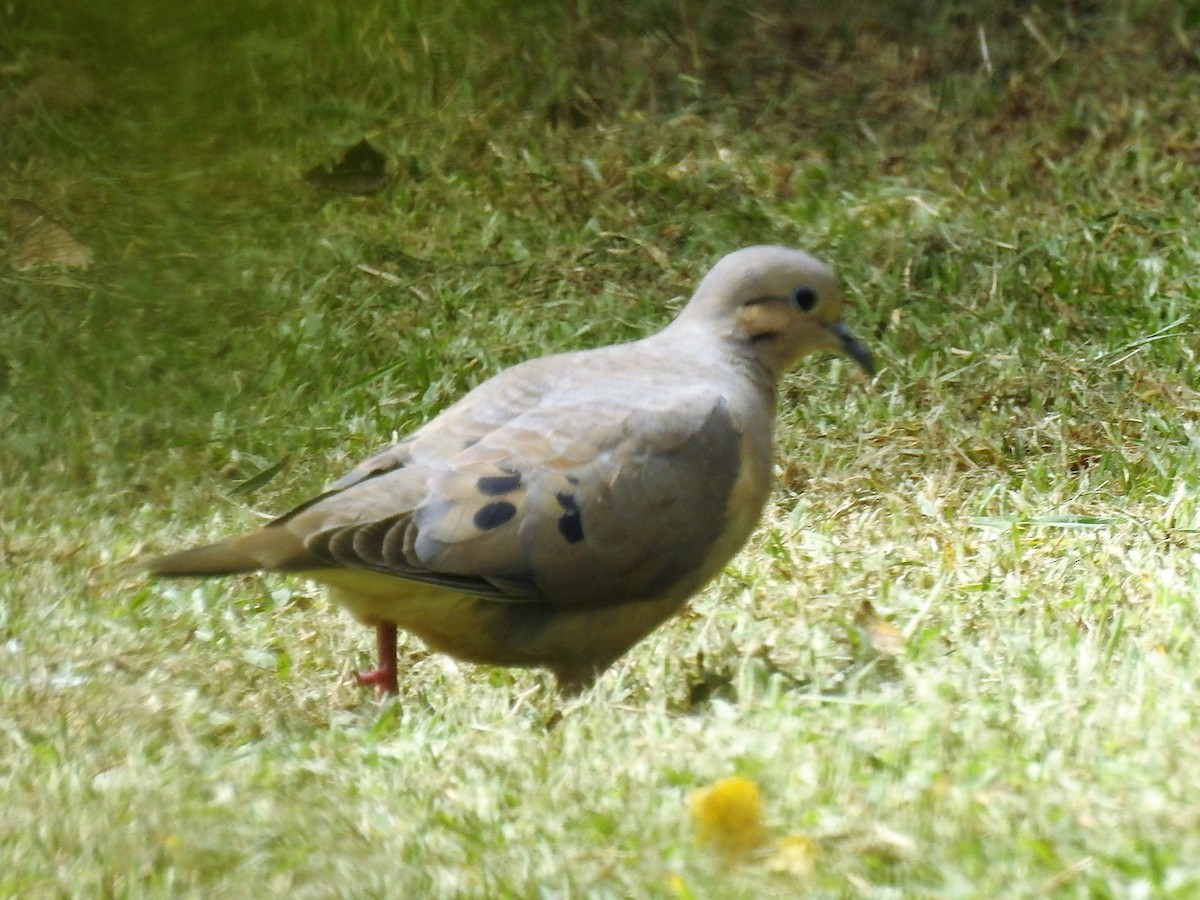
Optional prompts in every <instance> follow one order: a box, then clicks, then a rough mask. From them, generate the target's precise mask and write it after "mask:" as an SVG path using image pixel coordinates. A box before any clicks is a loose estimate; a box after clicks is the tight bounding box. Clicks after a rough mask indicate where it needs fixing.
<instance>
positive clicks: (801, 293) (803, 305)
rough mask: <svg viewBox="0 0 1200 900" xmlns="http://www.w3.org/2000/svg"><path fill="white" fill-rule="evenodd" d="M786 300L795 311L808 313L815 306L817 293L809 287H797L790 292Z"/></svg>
mask: <svg viewBox="0 0 1200 900" xmlns="http://www.w3.org/2000/svg"><path fill="white" fill-rule="evenodd" d="M788 299H789V300H791V301H792V305H793V306H795V307H796V308H797V309H802V310H804V311H805V312H808V311H809V310H811V309H812V308H813V307H814V306H816V305H817V292H816V291H814V290H813V289H812V288H810V287H798V288H796V289H795V290H794V291H792V295H791V296H790V297H789V298H788Z"/></svg>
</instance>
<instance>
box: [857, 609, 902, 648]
mask: <svg viewBox="0 0 1200 900" xmlns="http://www.w3.org/2000/svg"><path fill="white" fill-rule="evenodd" d="M854 624H855V625H857V626H858V627H859V628H861V629H862V632H863V636H864V637H866V639H867V643H868V644H870V646H871V649H872V650H874V651H875V652H876V653H878V654H880V655H881V656H901V655H903V653H904V643H905V641H904V633H903V632H901V631H900V629H899V628H897V627H896V626H895V625H893V624H892V623H891V622H889V621H888V620H887V619H885V618H883V617H882V616H881V615H879V613H877V612H875V607H874V606H872V605H871V601H870V600H864V601H863V602H862V606H860V607H859V608H858V612H857V613H855V614H854Z"/></svg>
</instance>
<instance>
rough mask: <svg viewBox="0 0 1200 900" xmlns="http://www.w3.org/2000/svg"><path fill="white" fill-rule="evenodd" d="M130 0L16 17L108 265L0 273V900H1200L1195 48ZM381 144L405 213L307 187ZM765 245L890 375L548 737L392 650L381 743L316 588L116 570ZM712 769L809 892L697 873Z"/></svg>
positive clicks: (784, 479)
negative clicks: (728, 553)
mask: <svg viewBox="0 0 1200 900" xmlns="http://www.w3.org/2000/svg"><path fill="white" fill-rule="evenodd" d="M126 5H127V7H128V9H127V10H126V14H125V15H123V16H113V15H102V14H101V13H98V12H95V11H93V10H92V9H91V7H90V6H89V5H87V4H77V3H60V4H56V5H55V7H56V9H55V10H53V11H52V10H47V9H42V8H41V7H40V6H38V5H36V4H15V5H14V4H9V5H8V6H5V7H3V8H2V9H0V79H2V80H0V106H2V105H3V104H4V103H5V102H7V101H10V100H11V99H12V98H14V97H17V96H18V92H19V91H20V90H21V88H22V86H23V85H25V84H27V83H29V82H30V81H31V80H32V79H34V78H35V77H37V75H38V73H39V72H40V71H42V70H44V69H45V67H46V66H47V62H46V61H47V60H58V59H67V60H69V61H71V62H72V63H73V64H74V65H76V66H77V67H78V68H79V69H81V70H83V71H84V72H86V73H87V74H88V76H89V77H90V78H91V80H92V81H93V83H94V85H95V89H96V94H97V97H98V99H96V100H95V101H94V102H90V103H86V104H85V103H79V104H75V105H72V104H71V103H70V102H67V103H59V102H58V101H55V102H50V101H46V102H38V103H33V104H31V105H29V106H28V108H23V109H22V110H21V112H20V114H19V115H16V116H15V117H13V118H12V119H11V120H10V121H9V122H8V124H7V125H6V126H5V128H4V130H3V131H2V132H0V146H2V147H3V149H4V153H3V157H2V160H3V161H2V162H0V190H2V191H3V194H4V195H5V196H18V197H24V198H26V199H30V200H33V201H34V202H36V203H38V204H39V205H40V206H42V207H44V208H45V209H46V210H47V211H48V212H50V214H51V215H53V216H54V217H55V218H57V219H59V220H60V221H62V222H63V223H64V224H66V225H67V226H68V227H69V228H70V229H71V230H72V231H73V232H74V233H75V235H76V236H77V237H79V239H81V240H82V241H84V242H85V243H87V244H88V245H89V246H91V247H92V248H93V249H94V251H95V255H96V263H95V265H94V266H93V267H92V268H91V269H88V270H86V271H64V270H57V269H28V270H21V271H18V270H16V269H15V268H14V267H13V266H12V265H11V264H10V262H9V261H8V260H9V259H11V254H12V252H13V250H14V247H13V246H12V245H13V243H14V240H13V239H12V238H9V239H7V243H8V247H7V251H8V252H7V254H6V255H5V261H4V262H3V263H2V264H0V330H2V332H3V335H4V338H3V340H2V341H0V434H2V435H3V437H0V659H2V664H0V670H2V671H3V677H0V793H2V794H3V797H4V814H3V816H0V893H3V894H7V895H14V896H17V895H20V896H79V897H93V896H130V897H133V896H139V897H140V896H256V897H257V896H264V895H270V894H288V895H294V896H300V897H306V896H330V895H333V896H354V897H360V896H444V897H449V896H480V897H483V896H486V897H530V896H540V897H568V896H570V897H574V896H588V897H593V896H594V897H623V896H631V897H641V896H667V897H680V898H690V897H695V898H706V897H764V896H779V897H786V896H796V895H797V894H799V893H807V894H810V895H812V896H868V897H876V896H878V897H890V896H896V897H898V896H929V897H991V896H1062V897H1069V896H1089V897H1092V896H1100V897H1105V896H1111V897H1127V896H1156V897H1158V896H1179V897H1186V896H1193V895H1194V894H1195V893H1196V892H1197V890H1200V863H1197V860H1198V859H1200V837H1198V836H1200V814H1198V813H1197V810H1200V788H1198V787H1197V784H1200V778H1198V777H1197V775H1198V773H1200V758H1198V757H1200V751H1197V749H1196V748H1197V742H1196V735H1197V732H1198V729H1200V722H1198V718H1197V711H1196V703H1195V696H1196V688H1197V684H1196V680H1197V677H1196V674H1195V673H1196V672H1197V671H1198V667H1197V662H1198V660H1197V645H1196V632H1197V618H1198V613H1197V611H1196V605H1195V600H1194V598H1195V596H1196V594H1197V591H1198V589H1200V574H1198V573H1197V565H1196V563H1197V558H1198V557H1197V553H1198V551H1200V543H1198V541H1197V537H1196V534H1197V528H1198V527H1200V507H1198V503H1200V501H1198V500H1197V486H1198V485H1197V482H1198V476H1197V471H1198V457H1200V435H1198V432H1197V426H1196V422H1197V415H1198V413H1200V394H1198V393H1197V390H1196V387H1195V384H1196V381H1195V376H1194V373H1195V371H1196V369H1195V366H1196V353H1197V349H1198V347H1200V342H1198V341H1197V337H1196V317H1195V312H1194V305H1195V302H1196V289H1195V275H1194V273H1195V272H1196V271H1197V268H1198V263H1200V247H1198V244H1197V229H1196V212H1197V210H1196V207H1197V199H1196V193H1195V177H1194V172H1195V168H1196V165H1197V162H1198V152H1200V151H1198V150H1197V148H1198V147H1200V133H1198V132H1200V127H1198V126H1197V124H1196V123H1197V120H1196V117H1195V115H1194V105H1195V104H1194V97H1195V96H1196V93H1197V91H1198V90H1200V56H1198V53H1197V49H1198V48H1200V15H1198V14H1197V11H1196V7H1195V6H1194V5H1192V4H1186V3H1170V2H1164V3H1149V2H1136V0H1134V2H1116V0H1098V2H1094V3H1086V2H1079V3H1070V4H1064V5H1063V6H1062V8H1061V9H1054V10H1053V11H1051V8H1050V7H1046V8H1043V7H1038V6H1035V5H1032V4H1024V3H1022V4H1015V5H1013V6H1012V8H1011V9H1008V10H1005V11H1003V12H995V13H983V12H980V11H978V10H977V8H976V5H974V4H967V3H955V2H950V0H946V2H942V3H930V2H924V3H918V2H915V0H914V2H909V3H903V4H896V5H893V6H892V7H890V8H889V11H887V12H885V11H883V9H882V7H879V6H878V5H876V4H858V5H850V6H849V7H847V8H846V9H845V11H843V12H842V13H839V14H837V15H836V16H831V15H830V14H828V13H826V14H818V13H817V12H815V10H816V8H817V7H816V5H814V6H813V8H812V10H809V11H805V9H804V8H803V7H801V8H799V9H797V8H796V7H795V6H794V5H790V4H783V3H779V4H766V5H763V6H762V7H761V8H759V9H758V10H757V11H756V12H754V13H746V12H741V11H738V10H736V9H734V8H732V7H729V6H726V5H723V4H716V3H711V4H703V5H693V4H674V3H650V4H644V5H639V6H638V8H637V10H636V11H633V10H630V9H626V8H624V7H621V6H612V7H611V8H610V7H604V8H600V7H599V6H595V7H594V6H592V5H590V4H588V3H586V2H576V3H574V4H569V5H567V7H566V9H565V10H564V9H560V8H559V6H557V5H554V4H517V3H508V2H502V0H494V2H491V3H487V4H456V3H449V4H446V3H443V4H433V3H427V2H413V3H409V4H396V5H389V4H385V3H382V2H376V3H364V4H351V5H347V6H345V7H344V8H335V7H334V6H333V5H317V4H281V3H273V2H267V0H261V2H259V3H256V4H251V5H246V4H221V5H219V8H218V7H213V5H212V4H209V5H207V6H206V7H205V8H204V10H203V11H202V12H200V11H197V12H192V11H190V10H189V9H188V8H185V7H172V8H167V7H165V6H163V5H162V4H157V3H153V2H150V0H141V2H138V0H131V2H130V3H128V4H126ZM363 136H367V137H369V138H370V139H371V140H372V142H374V143H375V144H376V145H377V146H379V147H380V148H381V149H383V150H384V151H385V152H386V153H387V154H388V156H389V158H390V160H391V166H392V169H393V171H394V172H395V173H396V174H395V178H394V180H393V182H392V183H391V185H390V186H389V187H388V188H387V189H386V190H385V191H384V192H382V193H380V194H378V195H375V196H372V197H369V198H356V197H346V196H338V195H332V194H325V193H320V192H318V191H316V190H315V189H313V188H312V187H311V186H310V185H308V184H305V183H304V182H303V181H302V180H301V179H300V177H299V176H300V175H301V173H302V172H303V171H305V170H306V169H307V168H309V167H311V166H313V165H316V164H317V163H319V162H321V161H323V160H328V159H332V158H334V157H336V155H337V154H338V152H339V151H340V149H341V148H342V147H345V146H348V145H349V144H352V143H354V142H355V141H357V140H358V139H359V138H361V137H363ZM756 242H775V243H784V244H791V245H798V246H803V247H805V248H806V249H809V250H811V251H812V252H814V253H816V254H817V255H819V256H821V257H822V258H824V259H826V260H828V261H829V262H830V263H832V264H833V265H835V267H836V268H837V269H838V271H839V273H840V274H841V276H842V278H843V279H844V281H845V283H846V285H847V290H848V293H849V295H850V296H851V298H852V300H853V303H854V308H853V309H852V311H851V312H850V315H849V319H850V321H851V322H852V324H853V325H854V327H855V329H856V331H857V332H858V333H859V334H860V335H861V336H863V337H864V338H866V339H867V340H868V342H869V343H870V344H871V345H872V346H873V348H874V349H875V351H876V353H877V358H878V360H879V362H880V363H881V369H882V371H881V373H880V375H879V377H878V378H877V379H876V380H875V381H874V382H872V383H869V384H868V383H865V382H863V381H862V380H861V379H857V378H855V377H854V376H853V373H852V371H851V366H850V365H849V364H847V363H846V362H844V361H840V360H816V361H810V362H808V363H806V364H804V365H803V366H802V367H801V368H800V369H799V370H798V371H797V372H796V373H795V374H794V375H793V376H792V377H790V378H789V379H788V380H787V382H786V383H785V385H784V387H783V390H782V392H781V401H782V402H781V414H780V429H779V437H778V445H779V447H778V460H779V479H778V481H779V485H778V489H777V491H776V493H775V495H774V497H773V499H772V501H771V503H770V505H769V507H768V510H767V513H766V515H765V518H764V522H763V525H762V527H761V528H760V529H759V530H758V532H757V533H756V534H755V536H754V537H753V538H752V539H751V541H750V544H749V545H748V546H747V548H746V549H745V550H744V551H743V552H742V553H741V554H740V555H739V556H738V557H736V559H735V560H734V561H733V562H732V563H731V564H730V566H729V568H728V570H727V572H726V573H725V575H724V576H723V577H722V578H720V579H719V580H718V581H717V582H716V583H715V584H714V585H712V586H711V587H710V588H708V589H707V590H706V591H704V592H703V593H702V594H701V595H699V596H698V597H697V598H695V600H694V601H693V603H692V605H691V608H690V610H689V612H688V613H687V614H686V615H684V616H681V617H680V618H678V619H676V620H674V621H672V622H671V623H669V624H668V625H667V626H665V627H663V628H662V629H660V630H659V631H657V632H656V633H655V634H653V635H652V636H651V637H650V638H649V639H647V640H646V641H645V642H644V643H643V644H641V645H639V646H638V647H637V648H635V650H634V651H633V652H631V653H630V654H629V655H628V656H627V657H626V658H625V659H623V660H622V661H621V662H620V663H619V664H618V665H617V666H616V667H615V668H614V670H613V671H612V672H610V673H609V674H608V675H606V676H605V677H604V678H603V679H602V680H601V681H600V682H599V684H598V685H597V687H596V688H595V689H594V690H592V691H591V692H589V693H588V694H587V695H586V696H585V697H583V698H582V699H581V700H580V701H578V702H573V703H571V704H570V705H569V706H568V708H567V709H566V710H565V716H564V718H563V720H562V721H561V723H560V724H559V725H558V727H557V728H554V729H551V730H547V728H546V723H547V720H548V718H549V716H550V715H551V713H552V712H553V710H554V708H555V700H554V699H553V697H552V696H550V695H549V692H548V691H546V690H545V686H546V684H547V683H548V680H547V679H546V678H545V677H544V676H542V675H540V674H538V673H532V672H510V671H502V670H489V669H476V668H472V667H470V666H466V665H458V664H455V663H453V662H450V661H448V660H446V659H444V658H442V657H437V656H429V655H426V654H425V653H424V652H423V651H422V649H421V647H420V646H419V645H418V644H417V643H416V642H415V641H411V640H410V641H409V642H407V643H406V644H405V645H404V646H403V647H402V652H403V653H404V654H406V657H407V670H406V673H405V675H404V677H403V679H402V683H401V695H400V696H399V697H398V698H396V699H395V700H394V701H389V702H386V703H383V704H379V703H376V702H374V701H373V700H372V699H371V698H370V697H369V696H366V695H364V694H363V693H362V692H361V691H360V690H359V689H357V688H355V687H353V686H352V685H351V684H350V683H349V678H348V675H349V672H350V671H351V669H352V668H355V667H360V666H362V665H364V664H366V663H367V661H368V660H369V658H370V654H371V650H372V638H371V635H370V634H369V633H368V632H367V631H366V630H364V629H362V628H360V627H358V626H356V625H354V624H353V623H351V622H350V621H349V620H348V619H347V617H345V616H344V615H342V614H341V613H339V612H338V611H337V610H336V609H334V608H332V607H331V606H330V605H329V604H328V603H327V602H326V601H325V600H324V598H323V597H322V596H321V595H320V594H319V593H318V592H316V591H315V589H313V588H312V587H310V586H309V585H307V584H304V583H296V582H289V581H286V580H283V579H274V578H271V579H265V578H243V579H234V580H228V581H224V582H213V583H204V584H193V583H182V582H181V583H162V584H151V583H147V582H146V581H145V580H144V579H143V578H142V576H141V575H140V574H139V573H138V571H137V567H136V564H135V560H136V559H137V558H138V557H139V556H141V555H143V554H146V553H149V552H153V551H158V550H165V549H168V548H173V547H176V546H179V545H182V544H186V543H188V542H191V541H196V540H200V539H204V538H209V537H216V536H220V535H223V534H227V533H230V532H232V531H235V530H237V529H241V528H245V527H248V526H249V525H251V524H253V523H254V522H255V521H256V515H257V514H260V513H267V512H272V511H276V512H277V511H280V510H283V509H285V508H287V507H288V506H289V505H290V504H292V503H294V502H296V501H297V500H299V499H302V498H303V497H305V496H307V495H308V494H309V493H311V492H313V491H315V490H317V489H319V488H320V486H321V485H322V484H323V483H324V482H325V481H326V480H328V479H329V478H330V477H332V476H334V475H336V474H339V473H340V472H342V471H344V470H345V469H346V468H347V467H348V466H349V465H350V464H351V463H352V462H353V461H355V460H357V459H358V458H361V457H362V456H363V455H364V454H365V453H366V452H367V451H368V450H370V449H372V448H374V447H375V446H378V445H380V444H382V443H385V442H386V441H388V440H389V439H390V438H391V437H392V436H393V435H396V434H401V433H403V432H405V431H407V430H409V429H410V428H412V427H413V426H414V425H416V424H418V423H420V422H421V421H423V420H424V419H426V418H428V417H429V416H430V415H432V414H433V413H434V412H436V411H437V410H438V409H440V408H442V407H444V406H445V405H447V404H448V403H449V402H451V401H452V400H453V399H454V398H456V397H457V396H460V395H461V394H462V393H463V392H464V391H465V390H467V389H469V388H470V387H472V386H473V385H475V384H477V383H479V382H480V381H481V380H483V379H484V378H486V377H488V376H489V375H490V374H492V373H494V372H496V371H499V370H500V369H502V368H503V367H505V366H508V365H511V364H513V363H515V362H517V361H519V360H522V359H525V358H528V357H530V356H533V355H538V354H542V353H545V352H549V351H552V350H557V349H566V348H574V347H582V346H593V345H598V344H603V343H608V342H612V341H617V340H624V339H628V338H631V337H635V336H638V335H642V334H645V333H647V332H649V331H651V330H653V329H655V328H657V327H659V326H660V325H662V324H663V323H664V322H666V321H667V320H668V319H669V318H670V317H671V315H672V314H673V313H674V311H675V310H676V309H678V308H679V306H680V305H681V304H682V302H683V301H684V299H685V298H686V296H687V294H688V292H689V290H690V288H691V286H692V285H694V284H695V282H696V280H697V278H698V277H699V276H700V275H701V274H702V272H703V271H704V270H705V269H706V267H707V266H708V265H710V264H711V263H712V262H713V261H714V260H715V259H716V258H717V257H719V256H720V255H721V254H722V253H724V252H726V251H728V250H730V249H732V248H735V247H738V246H743V245H746V244H751V243H756ZM0 249H3V248H0ZM281 462H282V463H283V466H282V468H281V470H280V473H279V474H278V475H276V476H275V477H274V478H272V479H270V480H269V481H267V483H266V484H265V485H260V486H258V487H257V488H254V489H252V490H242V491H240V492H239V485H245V484H246V483H247V482H248V481H250V480H251V479H253V478H254V476H255V475H257V474H258V473H261V472H263V471H264V470H267V469H269V468H270V467H272V466H275V465H278V464H280V463H281ZM260 480H261V479H260ZM864 599H869V600H871V602H872V603H873V604H874V605H875V607H876V608H877V609H878V610H879V611H880V613H881V614H882V615H884V616H886V617H887V619H888V620H890V621H891V622H893V623H895V624H896V625H897V626H899V627H901V628H903V629H905V631H906V633H907V634H908V649H907V652H906V653H905V654H904V655H903V656H902V657H901V658H899V659H896V660H891V659H887V658H882V657H879V656H877V655H876V654H874V653H873V652H872V650H871V648H870V645H869V642H868V641H867V640H865V639H864V638H863V637H862V636H861V635H860V634H859V632H858V631H857V629H856V628H855V627H854V624H853V620H854V615H855V612H856V610H857V609H858V607H859V606H860V604H861V602H862V601H863V600H864ZM735 773H736V774H740V775H743V776H746V777H748V778H751V779H753V780H754V781H755V782H757V783H758V785H759V786H760V788H761V790H762V792H763V795H764V802H765V808H766V819H767V822H766V824H767V826H768V827H769V828H770V829H771V830H772V831H773V833H774V834H775V835H776V836H777V837H780V838H782V837H784V836H788V835H804V836H806V837H808V838H810V839H811V840H812V841H813V842H815V845H816V846H817V847H818V848H819V851H820V852H819V855H818V857H817V859H816V863H815V867H814V868H813V870H812V871H811V872H808V873H799V872H791V873H789V872H787V871H783V872H781V871H777V870H776V869H777V867H773V866H772V864H771V862H770V860H769V859H766V858H764V859H752V860H748V861H745V862H743V863H740V864H732V865H730V864H726V863H724V862H723V861H722V860H721V859H720V858H718V857H714V856H713V854H712V853H711V852H710V851H709V850H707V849H706V848H703V847H699V846H697V845H696V843H695V841H694V839H693V833H692V827H691V825H690V824H689V821H688V817H687V798H688V796H689V795H690V794H691V793H692V792H694V791H695V790H697V789H699V788H702V787H704V786H706V785H708V784H710V783H711V782H713V781H715V780H716V779H719V778H722V777H724V776H726V775H730V774H735Z"/></svg>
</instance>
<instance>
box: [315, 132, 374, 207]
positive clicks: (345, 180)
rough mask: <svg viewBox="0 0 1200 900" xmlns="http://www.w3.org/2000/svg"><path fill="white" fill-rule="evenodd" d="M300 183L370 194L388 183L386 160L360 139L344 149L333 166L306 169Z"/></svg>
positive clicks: (351, 192) (345, 191) (349, 192)
mask: <svg viewBox="0 0 1200 900" xmlns="http://www.w3.org/2000/svg"><path fill="white" fill-rule="evenodd" d="M304 180H305V181H310V182H312V183H313V184H316V185H319V186H320V187H323V188H329V189H330V190H334V191H342V192H344V193H347V194H373V193H375V192H376V191H378V190H380V189H381V188H383V187H384V186H385V185H386V184H387V183H388V181H389V180H390V176H389V175H388V173H387V157H386V156H384V155H383V153H381V152H380V151H378V150H376V149H375V148H374V147H372V146H371V144H370V143H369V142H368V141H367V139H366V138H363V139H362V140H361V141H359V142H358V143H357V144H355V145H354V146H353V147H350V148H349V149H347V150H346V151H345V152H344V153H343V154H342V158H341V159H339V160H338V161H337V162H336V163H334V165H333V166H316V167H315V168H312V169H309V170H308V171H307V172H305V173H304Z"/></svg>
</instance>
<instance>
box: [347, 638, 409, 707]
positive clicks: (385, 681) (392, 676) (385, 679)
mask: <svg viewBox="0 0 1200 900" xmlns="http://www.w3.org/2000/svg"><path fill="white" fill-rule="evenodd" d="M375 645H376V649H377V651H378V653H379V668H377V669H373V670H371V671H370V672H355V673H354V681H355V683H357V684H359V685H362V686H363V687H373V688H375V693H376V694H377V695H378V696H380V697H385V696H387V695H388V694H398V693H400V683H399V680H398V677H397V675H398V670H399V664H398V663H397V661H396V626H395V624H393V623H392V622H380V623H379V624H377V625H376V626H375Z"/></svg>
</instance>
